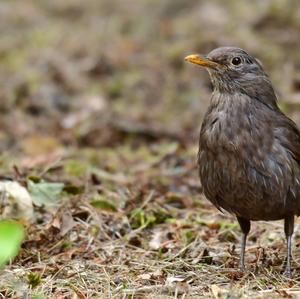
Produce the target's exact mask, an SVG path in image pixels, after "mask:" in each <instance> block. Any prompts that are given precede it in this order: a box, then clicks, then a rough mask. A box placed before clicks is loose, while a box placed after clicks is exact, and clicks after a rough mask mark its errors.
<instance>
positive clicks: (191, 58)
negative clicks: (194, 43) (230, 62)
mask: <svg viewBox="0 0 300 299" xmlns="http://www.w3.org/2000/svg"><path fill="white" fill-rule="evenodd" d="M184 60H185V61H188V62H191V63H194V64H199V65H201V66H204V67H209V68H213V69H214V68H217V67H218V66H220V65H219V64H218V63H216V62H214V61H212V60H209V59H207V58H204V57H202V56H200V55H198V54H193V55H188V56H186V57H185V58H184Z"/></svg>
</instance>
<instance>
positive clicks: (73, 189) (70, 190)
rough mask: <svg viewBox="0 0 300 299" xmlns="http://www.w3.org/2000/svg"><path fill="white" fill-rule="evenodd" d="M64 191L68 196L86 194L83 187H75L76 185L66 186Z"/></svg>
mask: <svg viewBox="0 0 300 299" xmlns="http://www.w3.org/2000/svg"><path fill="white" fill-rule="evenodd" d="M63 191H64V192H66V193H68V194H72V195H78V194H82V193H83V192H84V187H83V186H75V185H66V186H64V188H63Z"/></svg>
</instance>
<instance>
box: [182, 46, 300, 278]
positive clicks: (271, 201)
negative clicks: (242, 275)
mask: <svg viewBox="0 0 300 299" xmlns="http://www.w3.org/2000/svg"><path fill="white" fill-rule="evenodd" d="M185 60H186V61H189V62H191V63H195V64H198V65H200V66H203V67H205V68H206V69H207V70H208V72H209V75H210V78H211V81H212V85H213V93H212V97H211V101H210V106H209V108H208V110H207V112H206V114H205V117H204V120H203V123H202V126H201V132H200V142H199V153H198V165H199V175H200V180H201V184H202V187H203V191H204V194H205V196H206V197H207V198H208V199H209V200H210V201H211V202H212V203H213V204H214V205H215V206H216V207H217V208H219V209H220V210H223V209H224V210H226V211H228V212H230V213H232V214H234V215H235V216H236V218H237V221H238V223H239V225H240V227H241V230H242V234H243V235H242V244H241V253H240V264H239V266H240V270H241V271H244V256H245V246H246V239H247V234H248V233H249V230H250V221H251V220H279V219H284V232H285V235H286V239H287V263H286V269H285V274H286V275H287V276H291V243H292V241H291V238H292V234H293V231H294V216H295V215H299V214H300V132H299V130H298V128H297V126H296V124H295V123H294V122H293V121H292V120H291V119H289V118H288V117H287V116H285V115H284V114H283V112H282V111H280V109H279V107H278V106H277V98H276V95H275V92H274V89H273V86H272V83H271V81H270V79H269V77H268V76H267V74H266V73H265V71H264V69H263V67H262V65H261V63H260V62H259V61H258V60H257V59H255V58H254V57H252V56H251V55H249V54H248V53H247V52H246V51H244V50H242V49H240V48H235V47H221V48H217V49H215V50H213V51H211V52H210V53H209V54H208V55H206V56H201V55H189V56H187V57H186V58H185Z"/></svg>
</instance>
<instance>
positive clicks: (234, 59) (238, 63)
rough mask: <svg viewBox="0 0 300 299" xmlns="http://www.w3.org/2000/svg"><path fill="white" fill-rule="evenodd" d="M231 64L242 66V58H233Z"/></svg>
mask: <svg viewBox="0 0 300 299" xmlns="http://www.w3.org/2000/svg"><path fill="white" fill-rule="evenodd" d="M231 63H232V64H233V65H240V64H241V63H242V59H241V58H240V57H233V58H232V59H231Z"/></svg>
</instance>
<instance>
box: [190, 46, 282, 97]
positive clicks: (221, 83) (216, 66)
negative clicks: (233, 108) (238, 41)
mask: <svg viewBox="0 0 300 299" xmlns="http://www.w3.org/2000/svg"><path fill="white" fill-rule="evenodd" d="M185 60H186V61H189V62H191V63H194V64H198V65H200V66H203V67H205V68H206V69H207V70H208V72H209V74H210V78H211V81H212V84H213V86H214V89H216V90H218V91H220V92H226V93H236V92H238V93H243V94H247V95H249V96H251V97H256V96H260V92H261V93H262V97H263V94H264V93H267V94H268V96H269V98H270V95H271V98H273V99H272V100H271V102H274V101H276V96H275V94H274V91H273V87H272V84H271V82H270V80H269V78H268V76H267V75H266V73H265V72H264V70H263V67H262V65H261V63H260V62H259V61H258V60H257V59H255V58H254V57H252V56H250V55H249V54H248V53H247V52H246V51H244V50H242V49H240V48H235V47H222V48H217V49H214V50H213V51H211V52H210V53H209V54H208V55H205V56H202V55H198V54H196V55H189V56H187V57H185Z"/></svg>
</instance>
